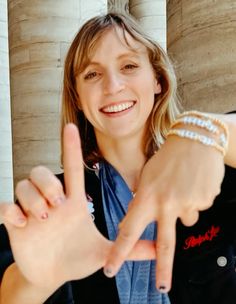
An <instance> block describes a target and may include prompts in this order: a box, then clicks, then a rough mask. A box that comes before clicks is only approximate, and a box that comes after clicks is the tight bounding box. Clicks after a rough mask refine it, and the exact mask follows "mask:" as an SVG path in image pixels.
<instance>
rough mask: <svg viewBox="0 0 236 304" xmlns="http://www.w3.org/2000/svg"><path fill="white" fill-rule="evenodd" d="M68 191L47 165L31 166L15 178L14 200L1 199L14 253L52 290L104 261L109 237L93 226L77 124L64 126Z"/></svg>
mask: <svg viewBox="0 0 236 304" xmlns="http://www.w3.org/2000/svg"><path fill="white" fill-rule="evenodd" d="M64 170H65V172H64V174H65V187H66V193H64V192H63V187H62V185H61V183H60V181H59V180H58V179H57V178H56V177H55V176H54V175H53V173H52V172H51V171H49V170H48V169H47V168H45V167H36V168H34V169H33V170H32V171H31V173H30V176H29V179H26V180H23V181H21V182H19V183H18V185H17V187H16V195H17V197H18V201H19V203H20V206H21V208H22V210H23V212H22V211H21V209H20V208H19V207H18V206H17V205H16V204H1V205H0V214H1V218H2V220H3V222H4V224H5V226H6V228H7V231H8V234H9V238H10V243H11V248H12V251H13V255H14V258H15V261H16V264H17V265H18V268H19V269H20V271H21V272H22V274H23V275H24V276H25V278H26V279H27V280H28V281H29V282H30V283H32V284H33V285H35V286H38V287H42V288H43V287H44V286H45V287H47V288H48V287H49V286H51V288H52V289H56V288H57V287H59V286H60V285H61V284H63V283H64V282H66V281H68V280H73V279H80V278H83V277H85V276H88V275H90V274H92V273H93V272H95V271H97V270H98V269H99V268H101V267H102V266H103V265H104V263H105V258H106V255H107V253H108V251H109V249H110V245H111V242H110V241H108V240H107V239H106V238H105V237H103V236H102V235H101V234H100V232H99V231H98V230H97V229H96V227H95V225H94V223H93V221H92V218H91V215H90V213H89V211H88V207H87V204H88V203H87V199H86V195H85V190H84V167H83V161H82V154H81V147H80V140H79V136H78V131H77V129H76V127H75V126H74V125H72V124H70V125H67V126H66V128H65V131H64Z"/></svg>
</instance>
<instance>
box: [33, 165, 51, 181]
mask: <svg viewBox="0 0 236 304" xmlns="http://www.w3.org/2000/svg"><path fill="white" fill-rule="evenodd" d="M48 171H49V170H48V169H47V168H46V167H44V166H36V167H34V168H33V169H32V170H31V171H30V178H32V179H34V178H35V176H38V175H39V174H40V175H44V174H45V173H48Z"/></svg>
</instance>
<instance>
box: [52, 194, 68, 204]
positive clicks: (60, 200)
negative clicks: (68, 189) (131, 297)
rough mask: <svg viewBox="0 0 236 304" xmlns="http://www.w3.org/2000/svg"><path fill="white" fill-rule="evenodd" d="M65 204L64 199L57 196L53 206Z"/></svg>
mask: <svg viewBox="0 0 236 304" xmlns="http://www.w3.org/2000/svg"><path fill="white" fill-rule="evenodd" d="M64 202H65V197H63V196H59V197H57V198H56V199H55V200H54V204H55V205H61V204H63V203H64Z"/></svg>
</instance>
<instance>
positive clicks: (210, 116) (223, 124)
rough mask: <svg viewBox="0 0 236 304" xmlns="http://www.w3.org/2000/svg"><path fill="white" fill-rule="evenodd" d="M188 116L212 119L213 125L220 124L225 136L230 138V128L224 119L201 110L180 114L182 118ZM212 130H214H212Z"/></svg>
mask: <svg viewBox="0 0 236 304" xmlns="http://www.w3.org/2000/svg"><path fill="white" fill-rule="evenodd" d="M188 116H195V117H199V118H200V119H205V121H206V120H207V121H208V120H209V121H211V123H212V125H213V126H215V125H218V126H219V127H220V128H221V129H222V130H223V133H224V134H225V138H227V139H228V138H229V130H228V127H227V125H226V124H225V123H224V122H223V121H222V120H220V119H218V118H216V117H214V116H213V115H209V114H206V113H201V112H199V111H186V112H183V113H182V114H180V115H179V116H178V119H179V118H182V117H188ZM210 132H212V131H210Z"/></svg>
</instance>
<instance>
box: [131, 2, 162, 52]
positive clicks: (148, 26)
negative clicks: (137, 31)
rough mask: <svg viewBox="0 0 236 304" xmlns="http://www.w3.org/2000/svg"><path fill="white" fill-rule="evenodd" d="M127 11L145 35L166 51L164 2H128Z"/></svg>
mask: <svg viewBox="0 0 236 304" xmlns="http://www.w3.org/2000/svg"><path fill="white" fill-rule="evenodd" d="M129 11H130V14H131V15H133V16H134V17H135V18H136V19H138V20H139V22H140V24H141V25H142V26H143V28H144V29H145V30H146V31H147V33H148V34H149V35H150V36H151V37H153V38H154V39H155V40H156V41H157V42H159V43H160V45H161V46H162V47H163V48H164V49H166V0H130V1H129Z"/></svg>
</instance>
